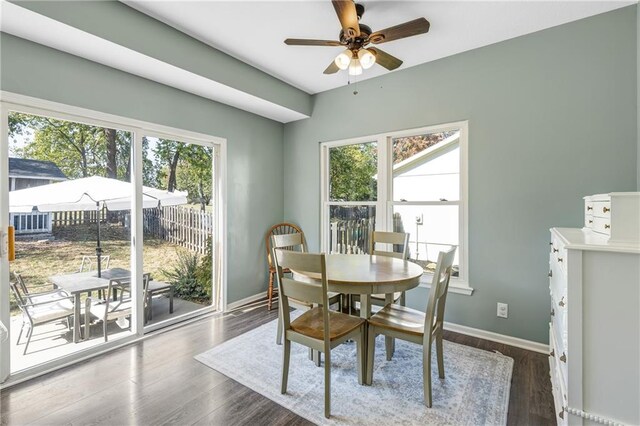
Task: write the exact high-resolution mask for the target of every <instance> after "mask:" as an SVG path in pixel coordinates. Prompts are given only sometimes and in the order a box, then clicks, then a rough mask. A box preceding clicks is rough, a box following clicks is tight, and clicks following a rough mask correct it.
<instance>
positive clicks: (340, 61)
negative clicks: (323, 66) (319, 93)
mask: <svg viewBox="0 0 640 426" xmlns="http://www.w3.org/2000/svg"><path fill="white" fill-rule="evenodd" d="M351 58H353V53H352V52H351V51H350V50H349V49H347V50H345V51H344V52H342V53H340V54H339V55H338V56H336V59H335V60H334V61H333V62H335V64H336V66H337V67H338V68H340V69H341V70H346V69H347V68H349V64H350V63H351Z"/></svg>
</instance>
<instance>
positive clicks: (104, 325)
mask: <svg viewBox="0 0 640 426" xmlns="http://www.w3.org/2000/svg"><path fill="white" fill-rule="evenodd" d="M102 332H103V333H104V341H105V342H106V341H107V340H108V337H107V319H106V318H105V319H104V320H103V321H102Z"/></svg>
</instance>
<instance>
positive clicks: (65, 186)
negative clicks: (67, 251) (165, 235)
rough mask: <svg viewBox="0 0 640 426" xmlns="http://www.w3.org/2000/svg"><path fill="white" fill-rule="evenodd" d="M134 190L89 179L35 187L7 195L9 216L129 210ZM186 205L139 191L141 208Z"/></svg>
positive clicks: (179, 197)
mask: <svg viewBox="0 0 640 426" xmlns="http://www.w3.org/2000/svg"><path fill="white" fill-rule="evenodd" d="M132 193H133V187H132V185H131V183H129V182H123V181H120V180H116V179H110V178H105V177H100V176H92V177H87V178H81V179H73V180H67V181H64V182H57V183H52V184H49V185H42V186H35V187H33V188H27V189H20V190H18V191H11V192H9V211H10V212H11V213H30V212H32V211H33V210H38V211H40V212H63V211H89V210H96V211H97V212H98V218H99V217H100V216H99V212H100V210H102V209H103V208H106V209H107V210H109V211H119V210H129V209H131V195H132ZM186 203H187V193H186V192H182V191H175V192H168V191H164V190H161V189H155V188H149V187H147V186H143V187H142V207H143V208H153V207H164V206H177V205H180V204H186ZM97 222H98V240H97V245H96V256H97V257H98V276H100V274H101V264H100V263H101V262H100V258H101V254H102V248H101V247H100V220H98V221H97Z"/></svg>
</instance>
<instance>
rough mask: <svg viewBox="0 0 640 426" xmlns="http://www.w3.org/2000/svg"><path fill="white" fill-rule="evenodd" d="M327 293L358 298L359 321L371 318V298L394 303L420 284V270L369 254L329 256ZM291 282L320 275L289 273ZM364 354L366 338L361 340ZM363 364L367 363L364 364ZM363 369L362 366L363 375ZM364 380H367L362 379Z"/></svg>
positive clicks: (389, 341)
mask: <svg viewBox="0 0 640 426" xmlns="http://www.w3.org/2000/svg"><path fill="white" fill-rule="evenodd" d="M326 262H327V284H328V291H332V292H336V293H344V294H358V295H360V317H361V318H364V319H368V318H369V317H370V316H371V295H372V294H384V295H385V302H386V303H392V302H393V294H394V293H396V292H401V291H406V290H410V289H412V288H414V287H417V286H418V284H420V277H421V276H422V274H423V273H424V269H422V267H421V266H419V265H417V264H415V263H413V262H409V261H406V260H401V259H396V258H393V257H388V256H376V255H368V254H330V255H327V256H326ZM292 273H293V276H294V279H302V280H304V279H305V277H306V278H307V279H308V278H311V279H319V278H320V275H319V274H311V273H307V272H304V273H302V272H297V271H292ZM364 337H365V338H364V342H365V345H364V346H365V347H364V349H365V353H367V352H366V350H367V348H366V342H367V338H366V335H365V336H364ZM385 340H386V346H387V350H390V351H393V340H392V339H391V338H386V339H385ZM365 364H366V363H365ZM365 369H366V365H364V366H363V371H364V372H365V373H366V371H365ZM365 377H366V376H365Z"/></svg>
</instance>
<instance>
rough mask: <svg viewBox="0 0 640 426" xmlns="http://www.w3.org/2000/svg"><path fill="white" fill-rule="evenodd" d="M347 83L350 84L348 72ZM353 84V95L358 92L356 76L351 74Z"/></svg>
mask: <svg viewBox="0 0 640 426" xmlns="http://www.w3.org/2000/svg"><path fill="white" fill-rule="evenodd" d="M347 84H349V85H351V84H352V83H351V74H349V78H348V80H347ZM353 85H354V86H355V87H354V88H353V95H354V96H355V95H357V94H358V76H355V75H354V76H353Z"/></svg>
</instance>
